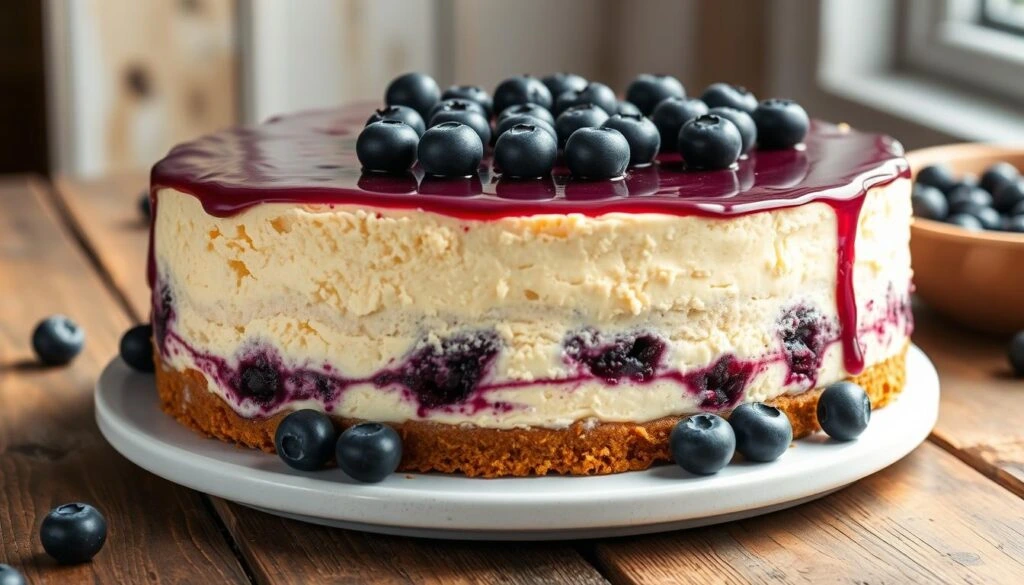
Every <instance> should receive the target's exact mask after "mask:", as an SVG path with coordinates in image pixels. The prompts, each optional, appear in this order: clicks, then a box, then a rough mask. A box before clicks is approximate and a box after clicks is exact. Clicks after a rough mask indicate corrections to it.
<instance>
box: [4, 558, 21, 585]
mask: <svg viewBox="0 0 1024 585" xmlns="http://www.w3.org/2000/svg"><path fill="white" fill-rule="evenodd" d="M0 585H25V577H23V576H22V575H21V573H19V572H18V571H17V569H15V568H14V567H12V566H10V565H5V564H3V563H0Z"/></svg>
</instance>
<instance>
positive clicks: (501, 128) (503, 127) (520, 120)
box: [494, 114, 558, 140]
mask: <svg viewBox="0 0 1024 585" xmlns="http://www.w3.org/2000/svg"><path fill="white" fill-rule="evenodd" d="M517 124H532V125H534V126H537V127H538V128H540V129H541V130H543V131H545V132H547V133H548V134H550V135H551V137H552V138H555V139H556V140H557V137H558V133H557V132H555V126H554V124H549V123H548V122H546V121H545V120H542V119H540V118H537V117H535V116H528V115H525V114H520V115H517V116H509V117H507V118H505V119H504V120H502V121H500V122H498V127H497V128H495V130H494V136H496V137H499V138H500V137H501V135H502V134H504V133H505V132H506V131H507V130H508V129H509V128H511V127H513V126H515V125H517Z"/></svg>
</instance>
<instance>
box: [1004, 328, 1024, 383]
mask: <svg viewBox="0 0 1024 585" xmlns="http://www.w3.org/2000/svg"><path fill="white" fill-rule="evenodd" d="M1007 355H1008V357H1009V358H1010V365H1011V366H1013V373H1014V375H1016V376H1017V377H1024V331H1018V332H1017V333H1016V334H1015V335H1014V336H1013V339H1011V340H1010V347H1009V348H1008V350H1007Z"/></svg>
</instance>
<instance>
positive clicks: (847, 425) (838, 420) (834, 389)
mask: <svg viewBox="0 0 1024 585" xmlns="http://www.w3.org/2000/svg"><path fill="white" fill-rule="evenodd" d="M870 421H871V400H870V399H869V398H868V394H867V392H865V391H864V389H863V388H861V387H860V386H858V385H857V384H854V383H853V382H849V381H845V380H844V381H842V382H836V383H834V384H829V385H828V386H827V387H826V388H825V391H824V392H822V393H821V396H820V397H819V398H818V424H819V425H821V429H822V430H823V431H825V434H827V435H828V436H830V437H832V438H833V439H835V440H837V441H852V440H854V439H856V438H857V437H859V436H860V434H861V433H863V432H864V429H866V428H868V423H869V422H870Z"/></svg>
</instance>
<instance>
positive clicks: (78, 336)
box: [32, 315, 85, 366]
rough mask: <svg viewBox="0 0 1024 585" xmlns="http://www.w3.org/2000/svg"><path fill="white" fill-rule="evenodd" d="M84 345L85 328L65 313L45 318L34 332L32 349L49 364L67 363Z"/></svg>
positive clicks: (59, 364)
mask: <svg viewBox="0 0 1024 585" xmlns="http://www.w3.org/2000/svg"><path fill="white" fill-rule="evenodd" d="M84 346H85V330H84V329H82V328H81V327H79V326H78V324H77V323H75V322H74V321H72V320H71V319H70V318H69V317H66V316H64V315H53V316H50V317H47V318H46V319H43V320H42V321H41V322H40V323H39V324H38V325H36V328H35V330H34V331H33V332H32V349H33V350H35V352H36V356H37V357H38V358H39V361H41V362H43V363H44V364H46V365H49V366H61V365H64V364H67V363H68V362H70V361H71V360H73V359H74V358H75V356H77V355H78V354H79V353H81V351H82V347H84Z"/></svg>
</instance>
